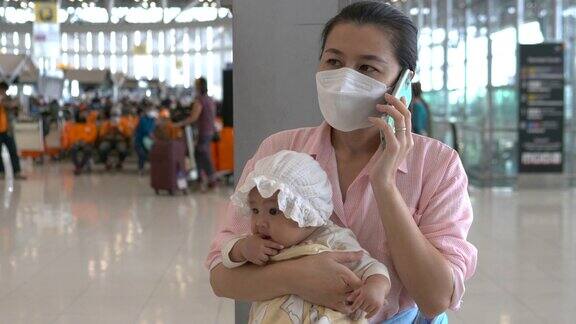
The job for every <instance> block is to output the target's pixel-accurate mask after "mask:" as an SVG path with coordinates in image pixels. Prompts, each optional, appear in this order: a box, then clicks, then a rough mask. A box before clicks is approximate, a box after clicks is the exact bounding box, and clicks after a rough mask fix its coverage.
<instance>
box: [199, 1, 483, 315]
mask: <svg viewBox="0 0 576 324" xmlns="http://www.w3.org/2000/svg"><path fill="white" fill-rule="evenodd" d="M416 42H417V29H416V27H415V26H414V25H413V23H412V22H411V21H410V19H409V18H408V17H406V16H405V15H404V14H402V13H401V12H399V11H398V10H396V9H394V8H393V7H391V6H388V5H385V4H381V3H377V2H360V3H356V4H352V5H350V6H348V7H346V8H345V9H344V10H343V11H342V12H340V13H339V14H338V15H337V16H336V17H334V18H332V19H331V20H330V21H329V22H328V23H327V24H326V26H325V28H324V32H323V38H322V54H321V58H320V62H319V65H318V71H319V72H318V74H317V86H318V90H319V102H320V109H321V111H322V114H323V116H324V118H325V119H326V122H325V123H323V124H322V125H321V126H319V127H315V128H305V129H297V130H291V131H286V132H281V133H278V134H275V135H273V136H271V137H270V138H268V139H266V140H265V141H264V142H263V143H262V145H261V146H260V148H259V149H258V151H257V152H256V154H255V156H254V157H253V158H252V159H251V160H250V161H248V163H247V164H246V166H245V169H244V172H243V175H242V179H241V180H240V183H242V182H243V181H244V180H243V179H244V178H245V177H246V175H247V174H248V173H249V172H250V171H251V170H252V169H253V168H254V161H258V160H260V159H261V158H262V157H265V156H269V155H271V154H274V153H276V152H278V151H280V150H283V149H288V150H295V151H300V152H305V153H308V154H311V155H312V156H315V157H316V159H317V161H318V162H319V163H320V165H321V166H322V167H323V169H324V170H325V171H326V172H327V174H328V176H329V178H330V182H331V184H332V187H333V188H334V195H333V203H334V209H335V213H334V215H333V217H332V220H333V221H334V222H335V223H336V224H338V225H340V226H344V227H347V228H349V229H351V230H352V231H353V232H354V234H355V235H356V236H357V238H358V241H359V243H360V245H361V246H362V247H363V248H364V249H366V250H367V251H368V252H369V253H370V254H371V255H372V257H374V258H376V259H377V260H379V261H380V262H382V263H384V264H385V265H386V266H387V267H388V269H390V279H391V290H390V293H389V294H388V296H387V302H388V304H387V305H385V306H384V307H383V308H382V309H381V310H380V312H379V313H378V314H377V315H376V316H375V317H374V318H372V322H373V323H412V322H414V321H415V320H421V319H422V318H427V319H432V318H435V323H446V322H447V318H446V315H445V314H444V312H445V311H446V310H447V309H448V308H450V309H457V308H458V307H459V306H460V302H461V299H462V295H463V292H464V280H465V279H468V278H470V277H471V276H472V274H473V273H474V270H475V267H476V255H477V250H476V249H475V247H474V246H473V245H471V244H470V243H469V242H467V241H466V237H467V234H468V230H469V228H470V225H471V223H472V209H471V204H470V199H469V197H468V193H467V184H468V182H467V177H466V174H465V172H464V169H463V167H462V163H461V162H460V159H459V157H458V155H457V154H456V152H455V151H453V150H452V149H450V148H449V147H447V146H445V145H443V144H441V143H440V142H438V141H435V140H433V139H429V138H425V137H422V136H418V135H412V134H411V133H410V131H409V130H410V129H411V127H412V125H411V118H410V112H409V111H408V109H407V107H406V105H405V102H404V101H403V100H398V99H395V98H394V97H392V96H390V95H386V96H385V101H386V102H388V103H390V104H389V105H377V106H375V107H374V106H373V107H372V108H370V107H369V108H368V109H369V110H371V112H369V115H372V116H374V115H377V114H382V113H385V114H388V115H390V116H392V117H393V118H394V120H395V128H396V129H395V131H394V130H392V129H391V128H390V127H389V126H388V124H387V123H385V122H383V121H382V120H381V119H379V118H372V117H370V118H369V121H370V123H367V122H366V120H362V119H356V120H352V119H354V118H355V116H356V115H357V114H361V113H366V108H365V107H364V106H363V105H362V102H363V101H364V99H365V98H366V97H367V96H366V95H365V94H364V93H363V91H365V90H366V89H372V88H373V87H374V82H377V83H378V84H385V85H387V87H386V88H392V87H393V86H394V84H395V83H396V81H397V79H398V77H399V75H400V73H401V71H402V70H403V69H410V70H412V71H414V70H415V68H416V58H417V52H416V48H417V45H416ZM331 71H332V72H333V73H334V75H328V76H326V72H331ZM323 77H325V78H324V79H323ZM367 77H368V78H367ZM326 80H328V81H330V80H336V81H341V82H343V83H346V85H350V86H351V88H347V89H346V90H347V92H345V91H341V92H336V93H332V94H330V93H327V92H325V91H324V90H325V88H324V87H323V83H324V82H325V81H326ZM348 81H350V82H348ZM347 82H348V83H347ZM354 86H356V87H357V88H359V89H355V88H354ZM381 87H383V86H381ZM351 89H353V90H354V91H352V90H351ZM358 98H359V99H358ZM357 99H358V100H357ZM368 101H369V100H368ZM382 101H383V100H382ZM382 101H381V102H382ZM341 102H349V103H350V104H349V105H344V106H338V104H339V103H341ZM331 103H332V104H331ZM350 110H353V112H354V113H356V111H357V114H356V115H354V114H349V111H350ZM375 111H377V114H374V113H373V112H375ZM347 113H348V114H347ZM364 119H366V118H364ZM350 120H352V122H350ZM366 124H368V126H367V125H366ZM343 129H345V130H346V131H343ZM380 131H382V133H383V135H384V137H385V142H386V145H385V146H384V145H381V140H380ZM226 220H227V223H226V224H225V225H224V227H223V228H222V229H221V230H220V232H219V233H218V234H217V235H216V237H215V239H214V242H213V244H212V248H211V251H210V254H209V256H208V258H207V262H206V263H207V266H209V267H210V269H211V273H210V275H211V276H210V279H211V284H212V288H213V290H214V292H215V293H216V294H217V295H218V296H222V297H228V298H233V299H238V300H248V301H255V300H258V301H260V300H267V299H272V298H275V297H278V296H283V295H286V294H294V295H298V296H300V297H302V298H303V299H305V300H307V301H309V302H311V303H313V304H319V305H324V306H327V307H330V308H332V309H335V310H338V311H341V312H344V313H348V314H349V313H352V312H353V311H354V310H353V309H352V305H351V303H350V297H351V296H350V292H351V291H353V290H354V289H356V288H357V287H358V286H359V285H360V284H361V282H360V280H359V279H358V277H357V276H356V275H354V274H353V273H352V272H351V271H349V270H348V268H346V267H345V266H344V265H342V264H343V263H349V262H354V261H357V260H358V259H359V258H360V256H361V255H357V254H354V253H344V252H339V253H338V252H330V253H323V254H320V255H314V256H308V257H303V258H300V259H297V260H289V261H286V262H280V263H277V264H271V265H267V266H266V267H258V266H251V265H248V266H242V267H239V268H236V269H226V268H225V267H224V266H222V264H221V262H222V260H221V258H220V253H221V247H222V244H225V243H227V242H228V241H229V240H230V238H232V237H233V236H234V235H235V233H239V232H242V231H246V230H247V228H249V226H250V225H249V223H248V221H247V220H246V218H244V217H243V216H241V215H236V214H235V213H234V212H233V211H232V209H229V211H228V215H227V218H226Z"/></svg>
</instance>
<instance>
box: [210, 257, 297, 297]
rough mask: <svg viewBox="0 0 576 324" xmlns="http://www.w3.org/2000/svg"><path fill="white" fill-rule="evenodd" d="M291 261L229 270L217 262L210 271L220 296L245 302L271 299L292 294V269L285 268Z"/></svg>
mask: <svg viewBox="0 0 576 324" xmlns="http://www.w3.org/2000/svg"><path fill="white" fill-rule="evenodd" d="M287 264H288V262H278V263H272V264H269V265H266V266H262V267H260V266H255V265H253V264H246V265H243V266H241V267H238V268H234V269H228V268H226V267H224V265H222V264H219V265H217V266H216V267H215V268H214V269H212V271H210V284H211V285H212V290H214V293H215V294H216V295H217V296H218V297H226V298H231V299H236V300H244V301H260V300H269V299H273V298H276V297H280V296H284V295H288V294H293V293H294V291H293V289H290V287H293V286H294V285H292V284H291V278H290V271H289V269H284V267H285V266H286V265H287Z"/></svg>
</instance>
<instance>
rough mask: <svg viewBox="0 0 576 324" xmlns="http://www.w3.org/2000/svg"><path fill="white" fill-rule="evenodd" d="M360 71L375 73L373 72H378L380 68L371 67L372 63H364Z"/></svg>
mask: <svg viewBox="0 0 576 324" xmlns="http://www.w3.org/2000/svg"><path fill="white" fill-rule="evenodd" d="M360 72H362V73H373V72H378V70H376V69H375V68H373V67H371V66H370V65H362V66H361V67H360Z"/></svg>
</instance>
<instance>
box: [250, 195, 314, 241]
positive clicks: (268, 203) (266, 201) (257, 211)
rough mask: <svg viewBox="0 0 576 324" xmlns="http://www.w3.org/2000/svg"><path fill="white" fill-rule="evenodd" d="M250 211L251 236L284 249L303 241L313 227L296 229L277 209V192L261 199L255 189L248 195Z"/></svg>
mask: <svg viewBox="0 0 576 324" xmlns="http://www.w3.org/2000/svg"><path fill="white" fill-rule="evenodd" d="M248 204H249V205H250V209H251V224H252V234H255V235H262V236H263V237H264V238H266V239H269V240H272V241H274V242H276V243H279V244H282V245H283V246H284V247H285V248H287V247H290V246H292V245H295V244H298V243H300V242H302V241H303V240H305V239H306V238H307V237H308V236H310V234H312V232H314V230H315V229H316V228H315V227H298V223H296V222H295V221H293V220H291V219H288V218H286V217H285V216H284V213H283V212H281V211H280V210H279V209H278V192H276V193H275V194H274V195H273V196H272V197H270V198H262V196H260V193H259V192H258V190H257V189H256V188H254V189H252V191H250V194H249V195H248Z"/></svg>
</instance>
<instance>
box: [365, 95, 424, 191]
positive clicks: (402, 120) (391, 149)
mask: <svg viewBox="0 0 576 324" xmlns="http://www.w3.org/2000/svg"><path fill="white" fill-rule="evenodd" d="M386 101H387V102H388V103H390V104H389V105H377V106H376V109H377V110H378V111H379V112H382V113H385V114H387V115H389V116H390V117H392V118H393V119H394V125H395V126H394V127H395V128H396V129H395V130H394V129H392V128H391V127H390V126H389V125H388V124H387V123H386V122H385V121H384V120H383V119H382V118H376V117H370V118H369V120H370V122H371V123H372V124H373V125H374V126H376V127H378V129H380V130H381V131H382V133H383V134H384V138H385V141H386V147H385V148H383V149H382V148H380V151H382V154H381V155H380V158H379V159H378V161H377V162H376V163H375V165H374V167H373V168H372V170H371V171H370V182H371V184H372V186H388V185H396V170H397V169H398V167H399V166H400V164H401V163H402V162H403V161H404V160H405V159H406V156H407V155H408V152H410V150H411V149H412V147H413V146H414V140H413V139H412V114H411V113H410V111H409V110H408V108H407V107H406V100H405V98H404V97H402V99H401V100H399V99H397V98H395V97H394V96H392V95H391V94H386Z"/></svg>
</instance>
